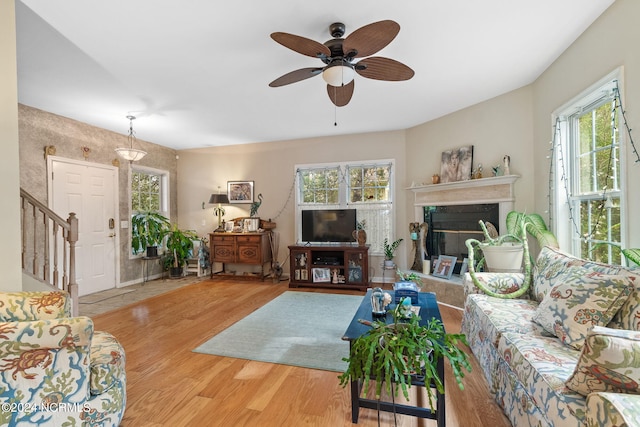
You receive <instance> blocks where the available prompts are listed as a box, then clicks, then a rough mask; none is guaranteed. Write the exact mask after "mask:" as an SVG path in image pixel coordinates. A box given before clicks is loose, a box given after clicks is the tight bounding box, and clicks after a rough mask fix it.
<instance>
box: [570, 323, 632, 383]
mask: <svg viewBox="0 0 640 427" xmlns="http://www.w3.org/2000/svg"><path fill="white" fill-rule="evenodd" d="M567 387H569V388H570V389H571V390H574V391H576V392H578V393H580V394H582V395H584V396H586V395H588V394H589V393H591V392H594V391H612V392H616V393H632V394H640V332H635V331H623V330H619V329H610V328H602V327H598V326H596V327H594V328H593V329H592V330H591V331H590V332H589V334H588V335H587V338H586V340H585V344H584V347H583V348H582V353H580V358H579V360H578V364H577V365H576V368H575V369H574V371H573V374H572V375H571V377H569V379H568V380H567Z"/></svg>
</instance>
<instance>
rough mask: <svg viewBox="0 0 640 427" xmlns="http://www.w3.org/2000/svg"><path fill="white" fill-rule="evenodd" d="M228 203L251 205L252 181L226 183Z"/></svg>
mask: <svg viewBox="0 0 640 427" xmlns="http://www.w3.org/2000/svg"><path fill="white" fill-rule="evenodd" d="M227 196H229V203H253V181H227Z"/></svg>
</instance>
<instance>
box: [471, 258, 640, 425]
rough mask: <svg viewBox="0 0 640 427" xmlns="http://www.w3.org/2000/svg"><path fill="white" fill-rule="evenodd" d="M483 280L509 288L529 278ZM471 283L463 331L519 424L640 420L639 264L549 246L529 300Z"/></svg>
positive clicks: (538, 265) (496, 276)
mask: <svg viewBox="0 0 640 427" xmlns="http://www.w3.org/2000/svg"><path fill="white" fill-rule="evenodd" d="M477 276H478V279H479V280H481V281H482V283H483V284H485V285H487V286H489V289H492V290H495V291H496V292H499V293H505V294H506V293H510V292H513V291H514V290H517V289H518V288H519V287H520V286H521V285H522V283H523V275H522V274H513V273H478V274H477ZM464 286H465V293H466V295H467V296H466V302H465V311H464V315H463V321H462V332H463V333H465V334H466V336H467V339H468V341H469V345H470V347H471V350H472V351H473V353H474V355H475V356H476V358H477V359H478V360H479V362H480V365H481V366H482V370H483V373H484V375H485V377H486V379H487V381H488V383H489V389H490V392H491V393H492V394H493V395H494V397H495V400H496V402H497V403H498V404H499V405H500V406H501V407H502V408H503V410H504V412H505V414H506V415H507V417H508V418H509V419H510V421H511V423H512V424H513V425H514V426H517V427H522V426H541V427H542V426H554V427H579V426H587V427H596V426H598V427H600V426H640V385H639V383H640V269H638V268H632V267H621V266H614V265H606V264H600V263H596V262H591V261H586V260H581V259H578V258H575V257H573V256H571V255H568V254H565V253H563V252H561V251H558V250H555V249H551V248H548V247H545V248H543V249H542V250H541V252H540V255H539V256H538V259H537V260H536V264H535V268H534V272H533V281H532V284H531V288H530V289H529V293H528V294H525V296H524V297H521V299H502V298H495V297H490V296H487V295H485V294H482V293H481V292H480V291H479V290H478V289H477V288H476V287H475V286H474V284H473V282H472V281H471V280H470V277H469V275H468V274H467V278H466V280H465V284H464Z"/></svg>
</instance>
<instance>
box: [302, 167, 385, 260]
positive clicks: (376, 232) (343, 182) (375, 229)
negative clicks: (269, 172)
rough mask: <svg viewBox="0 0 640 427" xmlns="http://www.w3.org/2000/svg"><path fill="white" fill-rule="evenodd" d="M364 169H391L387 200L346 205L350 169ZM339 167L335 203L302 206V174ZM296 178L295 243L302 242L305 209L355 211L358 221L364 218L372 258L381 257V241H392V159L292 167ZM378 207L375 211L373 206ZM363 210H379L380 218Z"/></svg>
mask: <svg viewBox="0 0 640 427" xmlns="http://www.w3.org/2000/svg"><path fill="white" fill-rule="evenodd" d="M367 166H390V176H389V193H388V198H389V199H388V200H386V201H384V202H379V203H376V202H354V203H352V202H349V190H350V189H349V176H348V171H349V167H367ZM336 167H337V168H338V173H339V188H338V200H339V202H338V203H326V204H322V203H304V202H303V201H302V200H301V199H302V188H301V185H300V184H301V179H300V177H301V172H302V171H305V170H311V169H332V168H336ZM295 172H296V173H295V177H296V184H295V190H296V198H295V203H296V218H295V225H296V241H297V242H302V210H307V209H356V210H357V220H358V222H360V221H362V220H363V219H366V226H365V231H366V232H367V243H368V244H371V247H370V250H369V253H370V255H374V256H381V255H383V249H382V241H383V239H384V238H385V237H388V238H389V240H390V241H394V240H395V237H394V236H395V209H394V206H393V205H394V199H395V160H393V159H383V160H362V161H349V162H335V163H316V164H302V165H296V166H295ZM374 205H376V206H377V207H376V208H374V207H373V206H374ZM365 211H379V212H380V214H381V215H366V214H365V215H363V213H364V212H365ZM381 218H382V220H381Z"/></svg>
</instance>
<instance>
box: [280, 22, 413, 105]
mask: <svg viewBox="0 0 640 427" xmlns="http://www.w3.org/2000/svg"><path fill="white" fill-rule="evenodd" d="M399 32H400V25H399V24H398V23H397V22H394V21H391V20H386V21H379V22H374V23H372V24H369V25H365V26H364V27H361V28H358V29H357V30H355V31H354V32H352V33H351V34H349V35H348V36H347V37H346V38H342V36H344V33H345V25H344V24H343V23H341V22H336V23H333V24H331V25H330V26H329V33H330V34H331V37H333V39H331V40H328V41H326V42H324V43H319V42H317V41H315V40H311V39H308V38H305V37H301V36H296V35H293V34H288V33H281V32H276V33H272V34H271V38H272V39H273V40H275V41H276V42H278V43H280V44H281V45H283V46H284V47H287V48H289V49H291V50H294V51H296V52H298V53H301V54H303V55H306V56H310V57H312V58H319V59H320V60H321V61H322V62H323V63H324V64H325V66H323V67H309V68H301V69H299V70H295V71H291V72H290V73H287V74H285V75H283V76H281V77H278V78H277V79H275V80H274V81H272V82H271V83H269V86H271V87H279V86H284V85H288V84H291V83H296V82H299V81H301V80H305V79H308V78H310V77H313V76H317V75H318V74H322V77H323V78H324V80H325V81H326V82H327V92H328V94H329V98H330V99H331V102H333V103H334V104H335V105H336V106H337V107H343V106H345V105H347V104H348V103H349V101H350V100H351V96H352V95H353V89H354V86H355V83H354V77H355V74H356V73H357V74H359V75H361V76H362V77H366V78H369V79H375V80H386V81H400V80H409V79H410V78H411V77H413V75H414V72H413V70H412V69H411V68H409V67H407V66H406V65H404V64H403V63H401V62H398V61H396V60H393V59H389V58H384V57H381V56H370V55H373V54H374V53H376V52H378V51H379V50H381V49H382V48H384V47H385V46H387V45H388V44H389V43H391V41H392V40H393V39H394V38H395V37H396V36H397V35H398V33H399ZM365 56H369V58H364V57H365ZM356 58H364V59H361V60H359V61H357V62H356V61H355V59H356Z"/></svg>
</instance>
